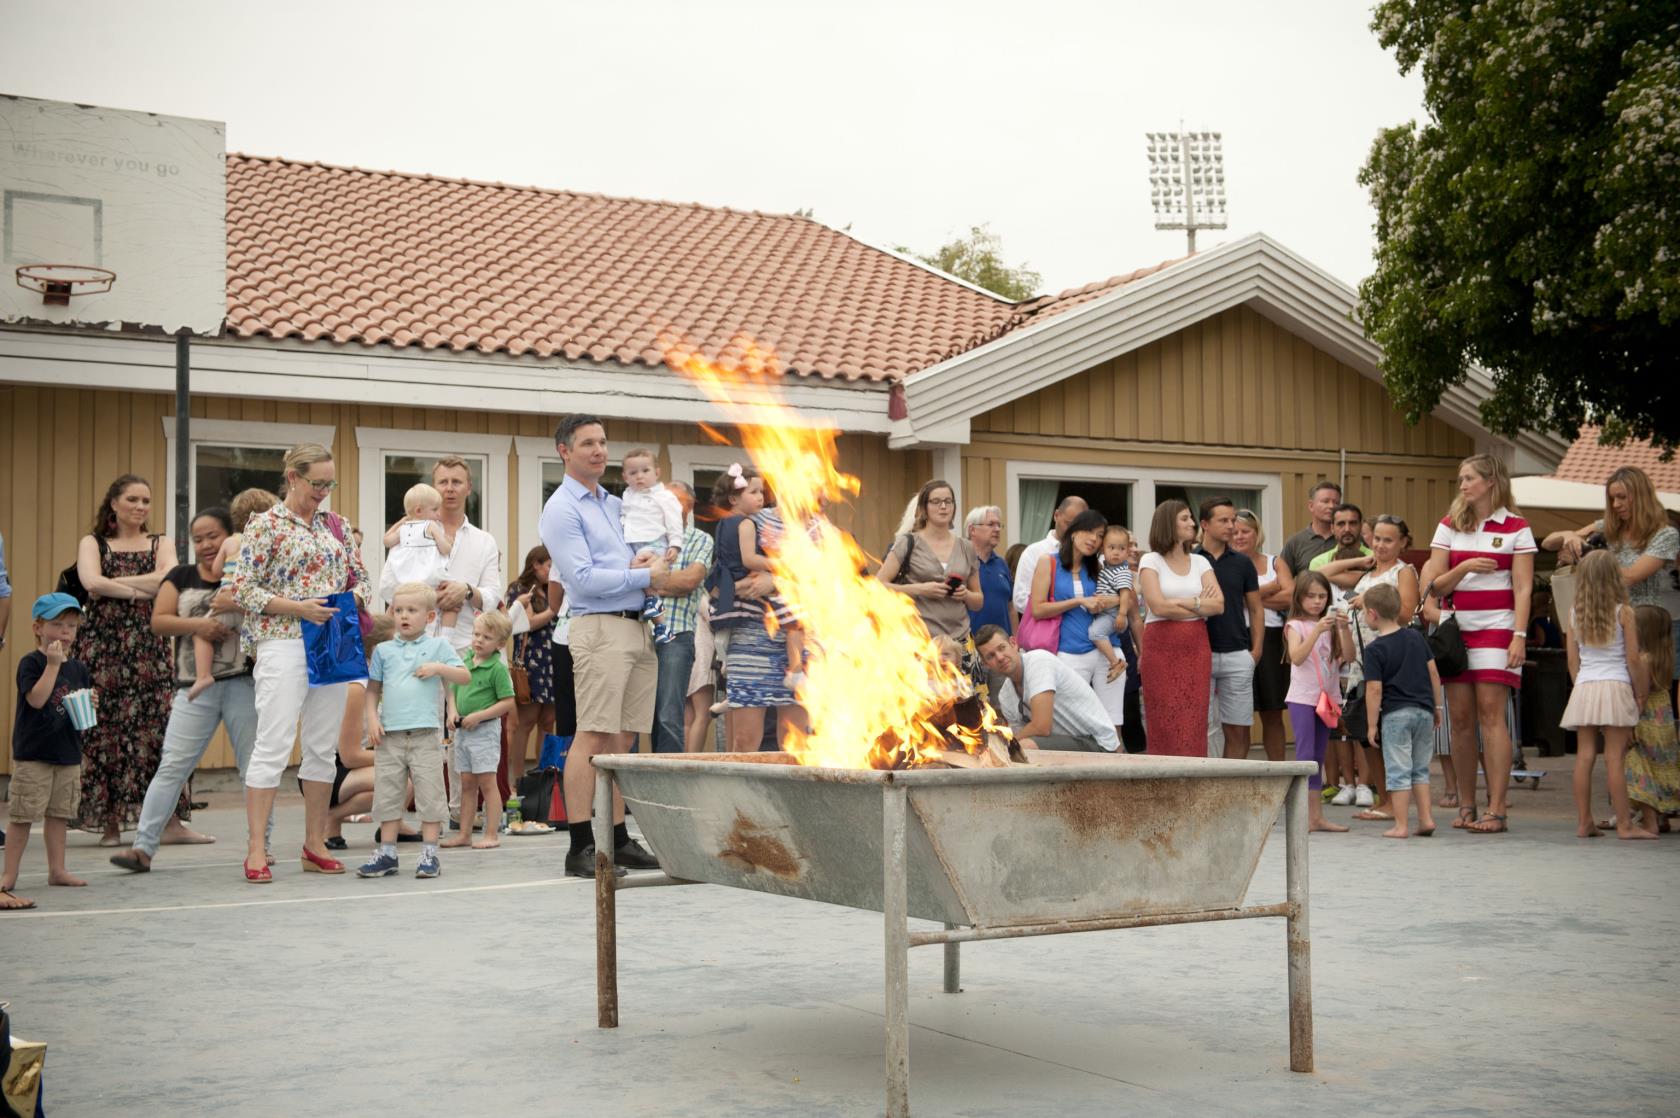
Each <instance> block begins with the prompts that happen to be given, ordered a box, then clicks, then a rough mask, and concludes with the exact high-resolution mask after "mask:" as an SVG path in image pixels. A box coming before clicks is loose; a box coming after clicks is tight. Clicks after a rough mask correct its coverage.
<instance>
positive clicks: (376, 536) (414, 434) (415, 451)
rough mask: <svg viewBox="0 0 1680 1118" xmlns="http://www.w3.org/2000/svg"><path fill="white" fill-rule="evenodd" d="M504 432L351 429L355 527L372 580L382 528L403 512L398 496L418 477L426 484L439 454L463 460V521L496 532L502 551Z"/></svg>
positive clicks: (380, 554) (381, 552) (381, 555)
mask: <svg viewBox="0 0 1680 1118" xmlns="http://www.w3.org/2000/svg"><path fill="white" fill-rule="evenodd" d="M511 442H512V439H511V438H510V437H509V436H507V435H469V434H459V433H456V432H452V431H402V430H390V429H386V428H378V427H358V428H356V449H357V453H358V455H359V464H360V473H359V477H358V484H357V508H358V510H359V512H358V514H357V520H358V522H359V523H358V524H357V527H359V528H361V529H362V530H363V543H362V558H363V560H364V561H365V562H366V563H367V566H368V576H369V577H370V578H371V579H372V580H373V581H374V582H375V583H376V584H377V583H378V581H379V571H380V569H381V568H382V567H383V565H384V561H385V543H384V538H383V537H384V533H385V529H386V528H388V527H390V526H391V525H392V524H393V523H395V522H396V521H398V520H401V519H402V517H403V495H404V494H406V493H407V492H408V490H409V488H410V487H411V486H413V485H414V484H416V483H417V482H422V481H423V482H426V483H427V484H430V483H431V480H432V467H433V466H434V465H436V464H437V461H438V459H439V458H443V457H446V456H449V455H455V456H457V457H459V458H461V459H463V460H464V461H465V462H466V463H467V471H468V473H469V474H470V475H471V477H472V493H471V495H470V496H469V497H468V498H467V509H466V512H467V521H468V522H469V523H471V524H472V525H473V526H474V527H477V528H482V529H484V530H485V531H487V532H489V533H490V534H491V535H493V536H495V537H496V541H497V544H498V546H500V548H501V550H502V559H503V565H504V566H506V565H507V563H508V561H509V558H508V555H507V550H508V549H507V466H508V448H509V445H510V443H511Z"/></svg>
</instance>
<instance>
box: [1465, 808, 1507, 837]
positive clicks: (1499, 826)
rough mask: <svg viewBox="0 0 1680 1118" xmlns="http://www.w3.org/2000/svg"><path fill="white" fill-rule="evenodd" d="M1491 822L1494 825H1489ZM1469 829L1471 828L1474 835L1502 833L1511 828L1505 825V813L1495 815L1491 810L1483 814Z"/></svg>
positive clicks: (1470, 830)
mask: <svg viewBox="0 0 1680 1118" xmlns="http://www.w3.org/2000/svg"><path fill="white" fill-rule="evenodd" d="M1489 823H1491V824H1493V825H1492V826H1487V824H1489ZM1467 830H1469V832H1470V833H1471V834H1473V835H1502V834H1504V833H1505V832H1506V831H1509V830H1510V828H1509V827H1507V826H1506V825H1505V817H1504V816H1503V815H1495V814H1493V812H1491V811H1490V812H1488V813H1487V814H1485V815H1483V816H1482V817H1481V819H1480V820H1478V821H1477V822H1476V824H1475V826H1473V827H1469V828H1467Z"/></svg>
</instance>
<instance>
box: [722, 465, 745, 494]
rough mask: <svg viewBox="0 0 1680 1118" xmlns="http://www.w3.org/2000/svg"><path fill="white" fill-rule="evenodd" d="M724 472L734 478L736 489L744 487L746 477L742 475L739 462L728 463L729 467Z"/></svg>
mask: <svg viewBox="0 0 1680 1118" xmlns="http://www.w3.org/2000/svg"><path fill="white" fill-rule="evenodd" d="M726 472H727V473H728V474H729V476H730V477H732V478H734V479H735V488H736V489H745V488H746V487H747V479H746V478H745V477H743V476H742V472H741V463H739V462H731V463H730V464H729V469H728V470H727V471H726Z"/></svg>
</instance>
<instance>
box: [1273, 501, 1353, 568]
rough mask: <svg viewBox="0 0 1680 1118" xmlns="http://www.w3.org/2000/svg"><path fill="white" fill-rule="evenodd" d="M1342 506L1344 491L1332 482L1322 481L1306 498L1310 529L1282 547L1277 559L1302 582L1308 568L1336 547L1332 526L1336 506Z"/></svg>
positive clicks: (1296, 535) (1300, 532)
mask: <svg viewBox="0 0 1680 1118" xmlns="http://www.w3.org/2000/svg"><path fill="white" fill-rule="evenodd" d="M1341 503H1342V487H1341V486H1339V485H1337V484H1336V483H1335V482H1333V481H1321V482H1319V483H1318V484H1317V485H1315V486H1313V487H1312V492H1310V493H1308V494H1307V526H1306V527H1305V528H1302V529H1301V530H1300V531H1299V532H1296V533H1295V534H1294V535H1293V536H1290V537H1289V538H1288V539H1287V540H1285V541H1284V543H1283V550H1282V551H1279V552H1278V558H1279V559H1281V560H1283V563H1284V566H1286V567H1288V568H1289V573H1290V574H1292V575H1294V576H1295V577H1297V578H1299V577H1300V575H1301V573H1302V572H1303V571H1305V570H1306V569H1307V565H1308V564H1309V563H1311V562H1312V561H1313V560H1314V559H1317V558H1318V557H1319V556H1320V555H1323V554H1324V553H1325V552H1326V551H1329V550H1330V549H1331V548H1333V547H1335V546H1336V532H1335V529H1334V526H1333V522H1334V520H1335V518H1336V506H1337V505H1339V504H1341Z"/></svg>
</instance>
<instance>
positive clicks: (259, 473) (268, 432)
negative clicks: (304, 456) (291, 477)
mask: <svg viewBox="0 0 1680 1118" xmlns="http://www.w3.org/2000/svg"><path fill="white" fill-rule="evenodd" d="M187 427H188V430H187V439H188V443H189V446H188V451H187V454H188V457H187V470H188V473H187V484H188V496H189V503H190V505H191V507H192V510H193V515H195V516H196V515H197V514H198V511H199V510H200V509H207V508H213V507H216V506H221V507H222V508H226V507H227V506H228V505H229V504H231V503H232V502H233V498H234V497H235V496H236V495H237V494H239V493H241V492H243V491H245V490H247V489H267V490H271V491H278V490H279V488H280V481H281V477H282V476H283V474H284V472H285V466H284V463H285V459H286V452H287V451H288V450H290V449H291V448H292V447H294V446H298V445H300V444H302V443H319V444H321V445H322V446H327V447H330V446H332V443H333V436H334V435H335V434H336V432H337V428H335V427H332V426H330V425H319V424H305V423H262V422H256V421H252V420H243V419H192V420H190V421H189V422H188V425H187ZM163 437H164V441H165V442H166V444H167V445H168V454H169V493H170V494H173V493H174V492H175V491H176V488H177V487H178V486H179V484H180V479H179V478H178V477H176V476H175V461H176V458H175V446H176V425H175V417H174V416H172V415H166V416H164V417H163ZM165 503H166V504H167V507H168V510H169V511H168V516H167V518H166V521H167V524H168V528H167V529H166V530H167V531H168V533H169V534H170V535H171V536H175V537H177V538H179V533H178V532H177V530H176V525H175V502H174V500H173V499H169V500H167V501H166V502H165ZM324 504H326V506H327V507H331V506H330V500H329V501H328V502H324Z"/></svg>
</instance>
